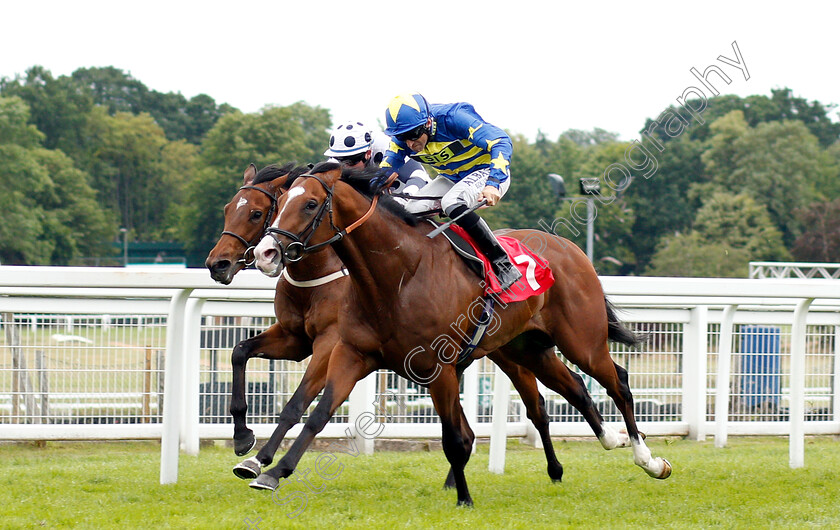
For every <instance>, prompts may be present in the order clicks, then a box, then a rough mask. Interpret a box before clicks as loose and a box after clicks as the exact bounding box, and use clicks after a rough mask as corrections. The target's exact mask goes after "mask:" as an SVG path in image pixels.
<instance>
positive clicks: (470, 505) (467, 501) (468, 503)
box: [458, 498, 473, 508]
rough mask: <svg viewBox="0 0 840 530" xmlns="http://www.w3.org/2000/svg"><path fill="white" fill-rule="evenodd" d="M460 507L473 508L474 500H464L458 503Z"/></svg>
mask: <svg viewBox="0 0 840 530" xmlns="http://www.w3.org/2000/svg"><path fill="white" fill-rule="evenodd" d="M458 506H467V507H470V508H472V506H473V501H472V499H470V498H467V499H464V500H462V501H458Z"/></svg>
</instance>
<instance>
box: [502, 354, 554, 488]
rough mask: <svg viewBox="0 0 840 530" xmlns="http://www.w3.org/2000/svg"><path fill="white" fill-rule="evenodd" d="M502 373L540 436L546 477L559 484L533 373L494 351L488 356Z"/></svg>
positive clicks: (541, 398)
mask: <svg viewBox="0 0 840 530" xmlns="http://www.w3.org/2000/svg"><path fill="white" fill-rule="evenodd" d="M488 357H489V358H490V360H492V361H493V362H494V363H496V365H498V366H499V368H501V369H502V371H503V372H504V373H505V374H507V376H508V378H510V380H511V382H512V383H513V386H514V388H516V391H517V392H519V396H520V397H521V398H522V403H523V404H524V405H525V409H526V410H527V412H528V419H530V420H531V423H533V424H534V428H536V429H537V432H538V433H539V435H540V440H542V444H543V451H544V452H545V460H546V463H547V466H548V476H549V477H550V478H551V480H553V481H554V482H560V481H561V479H562V478H563V465H562V464H561V463H560V462H559V461H558V460H557V454H556V453H555V452H554V444H552V443H551V433H550V431H549V422H550V420H549V417H548V412H546V410H545V400H544V399H543V397H542V396H541V395H540V391H539V388H537V379H536V377H534V374H533V372H531V371H530V370H528V369H527V368H524V367H521V366H518V365H517V364H516V363H513V362H511V361H510V360H508V359H507V358H505V357H504V355H503V354H502V352H501V351H498V350H497V351H495V352H493V353H491V354H490V355H488Z"/></svg>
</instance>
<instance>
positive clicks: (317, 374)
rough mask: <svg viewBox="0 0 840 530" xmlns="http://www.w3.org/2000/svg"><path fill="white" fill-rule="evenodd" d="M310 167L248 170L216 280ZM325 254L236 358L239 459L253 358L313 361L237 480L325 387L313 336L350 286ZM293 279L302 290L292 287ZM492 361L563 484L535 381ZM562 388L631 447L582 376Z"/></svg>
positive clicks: (256, 467) (329, 322) (241, 260)
mask: <svg viewBox="0 0 840 530" xmlns="http://www.w3.org/2000/svg"><path fill="white" fill-rule="evenodd" d="M306 169H308V168H305V167H297V168H295V167H294V164H287V165H284V166H283V167H275V166H268V167H266V168H263V169H262V170H260V171H259V172H257V169H256V167H255V166H254V165H253V164H252V165H250V166H249V167H248V168H247V169H246V170H245V174H244V182H243V185H242V187H241V188H240V189H239V191H237V193H236V195H234V196H233V198H232V199H231V200H230V202H228V204H227V205H226V206H225V224H224V231H223V232H222V237H221V238H220V239H219V241H218V242H217V243H216V245H215V247H214V248H213V250H211V252H210V254H209V256H208V257H207V260H206V266H207V268H208V269H209V270H210V274H211V276H212V277H213V279H214V280H216V281H218V282H220V283H223V284H229V283H230V282H231V280H232V279H233V276H234V275H235V274H236V273H237V272H239V271H240V270H242V269H243V268H244V267H245V266H246V265H247V261H248V258H249V257H250V254H251V252H252V248H253V244H254V243H255V242H256V241H258V240H259V239H261V238H262V236H263V232H264V230H265V228H266V227H267V226H268V225H269V224H270V222H271V221H273V220H274V217H275V216H276V214H277V199H278V197H279V196H280V195H281V194H282V193H283V192H284V191H285V190H286V189H288V187H289V185H290V184H291V182H292V181H293V180H294V179H295V178H296V177H297V176H298V175H299V174H301V173H303V172H304V171H305V170H306ZM320 254H321V255H319V256H316V257H313V258H312V259H310V260H307V262H306V264H291V265H290V266H289V268H288V269H287V270H286V273H285V275H284V280H281V281H278V283H277V288H276V294H275V314H276V315H277V322H276V323H275V324H274V325H272V326H271V327H270V328H268V329H267V330H266V331H264V332H262V333H260V334H259V335H257V336H255V337H253V338H251V339H247V340H244V341H242V342H241V343H240V344H238V345H237V346H236V347H235V348H234V350H233V354H232V355H231V364H232V368H233V385H232V389H231V391H232V397H231V406H230V412H231V415H232V416H233V420H234V443H235V445H234V450H235V452H236V454H237V455H240V456H243V455H245V454H247V453H248V452H249V451H250V450H251V449H252V448H253V446H254V444H255V442H256V439H255V438H254V435H253V431H251V429H249V428H248V427H247V426H246V422H245V418H246V412H247V403H246V400H245V367H246V363H247V362H248V360H249V359H251V358H252V357H255V356H259V357H261V358H265V359H276V360H295V361H300V360H303V359H304V358H306V357H307V356H309V355H310V354H312V355H313V360H312V361H311V362H310V365H309V367H308V368H307V370H306V373H305V375H304V378H303V380H302V382H301V386H300V388H299V389H298V391H297V392H296V393H295V394H294V395H293V396H292V398H291V399H290V400H289V402H288V404H287V405H286V407H285V408H284V409H283V412H282V413H281V416H280V423H279V425H278V427H277V429H276V430H275V432H274V435H273V436H272V441H271V442H270V444H268V447H267V448H264V451H262V452H261V453H260V454H258V455H257V457H256V458H251V459H247V460H246V461H244V462H242V463H241V464H239V465H237V466H236V467H235V468H234V473H235V474H236V475H237V476H239V477H240V478H256V477H257V475H258V474H259V471H260V468H261V466H265V465H268V464H270V463H271V462H272V460H273V457H274V454H275V452H276V450H277V447H279V444H280V442H281V441H282V439H283V437H284V436H285V434H286V432H287V431H288V429H289V428H291V426H293V425H294V424H295V423H297V422H298V421H299V420H300V417H301V416H302V414H303V411H305V410H306V408H307V407H308V406H309V404H310V403H311V402H312V400H313V399H314V396H316V395H317V394H318V393H319V392H320V391H321V390H322V389H323V387H324V383H325V380H326V367H327V363H326V360H325V358H324V357H325V356H326V355H329V352H330V351H331V345H329V344H326V343H324V342H323V340H321V339H319V340H317V346H316V335H324V337H325V338H328V339H333V338H334V337H335V336H336V333H337V332H336V331H335V328H336V326H337V322H338V314H337V313H338V309H339V304H337V303H335V301H336V300H338V299H340V298H342V297H343V296H345V294H346V293H345V291H346V290H347V288H349V282H348V281H345V280H343V277H339V278H336V277H334V276H333V275H335V274H336V272H337V271H340V270H341V264H340V261H339V260H338V258H337V256H335V253H334V252H333V251H332V250H331V249H329V248H326V249H325V251H324V252H323V253H320ZM310 277H311V278H315V279H316V282H317V279H318V278H321V279H322V280H321V281H324V280H323V279H329V278H330V277H333V278H334V281H324V283H322V284H320V285H316V286H307V285H306V284H302V283H301V282H299V281H298V279H299V278H301V279H305V278H310ZM290 278H291V279H292V280H291V281H294V282H295V283H296V284H297V285H295V284H290ZM310 281H311V280H310ZM321 303H322V304H323V305H319V306H318V308H317V310H315V308H314V307H313V304H321ZM490 358H491V360H493V361H494V362H496V363H497V364H498V365H499V366H500V367H501V368H502V369H503V370H504V371H505V373H506V374H507V375H508V377H509V378H510V379H511V381H512V382H513V384H514V387H515V388H516V389H517V391H518V392H519V394H520V396H522V400H523V403H524V404H525V406H526V410H527V412H528V417H529V418H530V419H531V420H532V422H533V424H534V426H535V427H536V429H537V431H538V432H539V435H540V438H541V440H542V442H543V448H544V451H545V455H546V460H547V462H548V474H549V476H550V477H551V478H552V479H553V480H560V479H561V477H562V473H563V468H562V466H561V465H560V463H559V462H558V461H557V457H556V455H555V453H554V447H553V445H552V444H551V438H550V435H549V421H548V415H547V413H546V411H545V406H544V400H543V398H542V396H541V395H540V394H539V390H538V388H537V384H536V379H535V377H534V375H533V374H532V373H531V372H530V371H528V370H527V369H525V368H523V367H521V366H518V365H516V364H515V363H512V362H510V361H509V360H507V359H505V358H504V357H503V356H501V355H499V354H498V353H497V352H493V353H491V354H490ZM558 387H559V388H560V389H561V390H560V392H561V394H562V395H563V396H564V397H565V398H566V399H567V401H569V402H570V403H571V404H573V405H574V406H575V407H577V408H578V409H579V410H581V411H582V412H583V414H584V416H585V417H586V419H587V421H589V423H590V425H592V428H593V431H594V432H595V433H596V434H597V435H598V437H599V439H600V440H601V443H602V445H603V446H604V447H605V448H606V449H613V448H615V447H623V446H626V445H629V439H628V438H627V436H626V435H625V434H623V433H617V432H614V431H613V430H611V429H609V428H608V427H607V426H606V425H602V421H603V420H602V418H601V416H600V414H599V413H598V411H597V409H596V408H595V406H594V404H593V403H592V400H591V399H590V397H589V395H588V393H587V392H586V389H585V387H584V385H583V382H582V381H581V380H580V377H579V376H577V375H576V374H573V373H571V372H569V371H568V370H566V371H565V373H564V374H563V375H562V381H560V382H559V383H558ZM453 480H454V479H453V476H452V474H450V476H449V478H448V480H447V484H449V485H454V482H453Z"/></svg>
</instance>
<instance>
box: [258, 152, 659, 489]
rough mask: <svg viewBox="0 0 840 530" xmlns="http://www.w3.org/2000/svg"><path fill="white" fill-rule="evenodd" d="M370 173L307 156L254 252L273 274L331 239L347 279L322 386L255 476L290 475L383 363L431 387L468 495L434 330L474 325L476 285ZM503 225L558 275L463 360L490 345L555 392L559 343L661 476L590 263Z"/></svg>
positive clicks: (442, 349) (456, 407) (647, 465)
mask: <svg viewBox="0 0 840 530" xmlns="http://www.w3.org/2000/svg"><path fill="white" fill-rule="evenodd" d="M371 176H372V173H368V174H361V175H358V174H353V173H345V174H344V175H342V174H341V170H340V168H339V166H337V165H336V164H329V163H327V164H320V165H319V166H316V167H315V168H314V169H313V170H312V172H311V174H309V175H305V177H306V178H301V179H298V182H296V183H295V184H294V185H293V186H292V187H291V188H290V190H289V192H288V193H287V194H285V195H284V196H283V198H282V199H281V200H280V201H279V204H278V207H279V209H280V213H279V214H278V216H277V219H276V221H275V222H274V223H273V224H272V229H270V230H269V231H270V232H273V233H272V234H270V236H266V237H264V238H263V240H262V242H261V243H260V244H259V245H258V246H257V249H256V251H255V254H256V257H257V265H258V266H259V268H260V269H261V270H262V271H263V272H264V273H266V274H268V275H270V276H272V275H275V276H276V275H277V274H279V273H280V271H281V270H282V269H283V267H284V266H291V265H293V264H294V263H295V262H296V260H299V259H301V258H302V257H304V256H305V257H306V258H307V260H309V259H312V258H313V257H316V256H318V254H320V253H319V252H317V250H319V249H323V248H325V246H326V245H331V246H332V247H333V249H334V250H335V252H336V253H337V254H338V256H339V257H340V258H341V261H342V262H343V263H344V265H345V266H346V267H347V269H348V270H349V271H350V283H351V288H350V292H349V293H348V295H347V296H346V297H345V299H344V306H343V308H342V309H341V312H340V318H339V338H340V340H339V341H338V343H337V344H336V345H335V348H334V349H333V351H332V354H331V355H330V359H329V364H328V368H327V380H326V386H325V388H324V393H323V396H322V398H321V400H320V402H319V403H318V406H317V407H316V408H315V410H314V411H313V413H312V414H311V415H310V417H309V420H308V421H307V422H306V424H305V425H304V428H303V430H302V431H301V433H300V435H299V436H298V438H297V439H296V440H295V442H294V444H293V445H292V447H291V448H290V449H289V451H288V452H287V453H286V455H285V456H284V457H283V458H282V459H281V460H280V461H279V462H278V464H277V465H276V466H275V467H273V468H271V469H269V470H268V471H266V472H264V473H263V474H261V475H260V476H259V477H258V478H257V480H256V481H254V482H255V483H252V486H255V487H265V488H269V489H274V488H276V487H277V485H278V482H279V478H282V477H288V476H289V475H291V474H292V473H293V472H294V469H295V467H296V466H297V464H298V462H299V461H300V458H301V457H302V456H303V453H304V451H305V450H306V448H307V447H308V446H309V444H310V443H311V442H312V440H313V439H314V437H315V436H316V435H317V433H319V432H320V431H321V430H322V429H323V428H324V426H325V425H326V423H327V422H328V421H329V419H330V418H331V417H332V415H333V414H334V412H335V410H336V409H337V408H338V406H339V405H341V403H342V402H343V401H344V400H345V399H346V398H347V396H348V395H349V394H350V391H351V390H352V388H353V386H354V385H355V383H356V382H357V381H358V380H360V379H362V378H363V377H365V376H366V375H368V374H369V373H371V372H372V371H374V370H376V369H378V368H382V367H385V368H389V369H391V370H393V371H395V372H397V373H398V374H400V375H402V376H403V377H408V378H411V379H414V380H420V381H424V382H425V383H426V384H427V385H428V388H429V392H430V394H431V396H432V400H433V403H434V405H435V409H436V410H437V412H438V414H439V415H440V418H441V423H442V431H443V432H442V439H443V448H444V452H445V454H446V457H447V459H448V460H449V463H450V464H451V466H452V473H453V475H454V481H455V486H456V489H457V494H458V504H472V499H471V497H470V494H469V490H468V488H467V483H466V478H465V476H464V467H465V465H466V463H467V461H468V460H469V457H470V450H471V447H472V443H473V439H474V435H473V432H472V430H471V429H470V427H469V425H468V424H467V422H466V419H465V416H464V413H463V410H462V408H461V404H460V401H459V394H458V370H457V367H456V360H457V359H456V357H457V356H455V355H451V351H450V350H449V349H448V348H449V347H450V345H447V344H446V343H445V342H446V341H441V338H442V337H448V332H449V331H450V326H451V325H453V323H460V327H461V331H462V332H463V334H464V335H466V334H467V332H468V331H469V329H468V328H470V327H471V325H470V323H469V321H468V320H466V319H464V318H463V312H464V311H465V310H466V308H467V307H468V306H469V305H470V304H471V302H472V301H474V300H476V299H478V298H480V297H481V296H482V294H483V288H482V287H481V286H480V285H479V283H478V282H477V281H476V279H475V278H474V276H473V275H472V273H471V272H470V271H469V270H468V269H467V267H466V266H465V265H464V263H463V262H462V261H461V259H460V258H458V257H457V256H456V255H455V253H454V252H451V251H450V249H449V248H448V243H447V242H445V241H444V240H442V239H441V238H436V239H429V238H427V237H425V236H426V234H427V233H428V232H429V231H430V229H431V228H430V227H429V226H426V225H425V224H417V223H416V222H415V221H414V220H413V219H412V218H411V217H410V216H408V215H403V213H404V211H403V212H402V213H400V212H399V211H398V210H395V209H389V208H380V207H376V201H375V200H374V201H372V200H371V198H370V197H369V196H366V195H365V194H364V193H363V191H364V190H366V189H367V188H366V187H367V185H368V179H369V178H370V177H371ZM382 202H383V203H385V204H386V205H387V204H388V203H389V201H387V200H383V201H382ZM412 224H413V225H414V226H411V225H412ZM506 235H508V236H512V237H515V238H517V239H520V240H526V239H527V240H528V241H530V242H531V244H532V245H533V243H534V242H536V241H540V242H541V247H542V248H541V256H542V257H543V258H545V259H547V260H548V262H549V266H550V267H551V269H552V272H553V274H554V277H555V278H556V281H555V283H554V285H553V286H552V287H551V288H550V289H548V290H547V291H546V292H544V293H542V294H540V295H537V296H534V297H531V298H529V299H527V300H525V301H523V302H515V303H510V304H507V305H506V306H505V307H500V308H499V311H498V316H499V318H500V325H499V326H498V328H497V329H496V330H495V332H494V333H493V334H490V335H488V336H486V337H485V338H484V340H483V341H482V343H481V344H480V345H479V347H478V348H477V349H476V350H475V351H474V352H473V354H472V358H473V359H477V358H480V357H482V356H485V355H488V354H490V353H491V352H493V351H494V350H499V351H498V355H499V356H500V358H502V359H504V360H506V361H508V362H511V363H515V364H517V365H519V366H522V367H524V368H526V369H527V370H528V371H530V372H531V373H533V374H535V375H536V376H537V377H538V378H539V379H540V380H541V381H542V382H543V383H544V384H545V385H546V386H548V387H549V388H552V389H555V390H558V383H560V382H561V381H563V379H564V374H567V373H569V372H568V370H567V369H566V367H565V366H564V365H563V363H562V362H561V361H560V360H559V358H558V357H557V356H556V354H555V350H554V348H555V346H557V347H559V348H560V350H561V351H562V352H563V354H564V355H565V356H566V358H568V359H569V360H570V361H571V362H573V363H575V364H576V365H577V366H579V367H580V368H581V369H582V370H583V371H584V372H586V373H588V374H589V375H591V376H592V377H594V378H595V379H596V380H597V381H598V382H599V383H600V384H601V385H602V386H603V387H604V388H605V389H606V391H607V393H608V394H609V395H610V397H611V398H612V399H613V400H614V401H615V403H616V405H617V407H618V409H619V410H620V411H621V413H622V414H623V416H624V419H625V424H626V426H627V434H628V436H629V438H630V443H631V445H632V447H633V453H634V460H635V462H636V464H637V465H639V466H641V467H642V468H643V469H644V470H645V471H646V472H647V473H648V475H650V476H652V477H655V478H667V477H668V476H670V473H671V466H670V464H669V463H668V462H667V461H666V460H664V459H662V458H658V457H657V458H654V457H652V455H651V453H650V450H649V449H648V447H647V446H646V444H645V442H644V439H643V437H642V436H640V433H639V431H638V428H637V426H636V421H635V418H634V415H633V398H632V394H631V393H630V389H629V386H628V383H627V381H628V377H627V372H626V371H625V370H624V369H623V368H621V367H619V366H618V365H616V364H615V363H614V362H613V361H612V359H611V357H610V354H609V348H608V347H607V339H608V338H610V339H613V340H618V341H620V342H624V343H629V344H633V343H635V342H636V337H635V336H634V335H633V334H632V333H630V332H629V331H627V330H626V329H625V328H623V327H622V326H621V324H620V323H619V322H618V320H617V319H616V317H615V314H614V312H613V310H612V308H611V306H610V305H609V303H608V302H607V300H606V297H605V296H604V292H603V290H602V288H601V284H600V282H599V281H598V277H597V274H596V273H595V270H594V269H593V267H592V264H591V263H590V262H589V260H588V259H587V258H586V256H585V255H584V254H583V253H582V252H581V251H580V249H578V248H577V247H575V246H574V245H573V244H571V243H570V242H568V241H566V240H562V239H561V238H556V237H553V236H549V235H548V234H545V233H542V232H536V231H533V230H515V231H512V232H508V233H507V234H506ZM455 347H456V348H457V345H455ZM597 432H598V431H597V430H596V433H597Z"/></svg>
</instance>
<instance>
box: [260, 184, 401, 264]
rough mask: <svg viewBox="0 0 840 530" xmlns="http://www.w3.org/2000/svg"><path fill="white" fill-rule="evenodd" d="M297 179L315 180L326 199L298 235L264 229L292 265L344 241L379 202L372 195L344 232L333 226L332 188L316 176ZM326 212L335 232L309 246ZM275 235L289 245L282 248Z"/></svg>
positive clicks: (376, 197)
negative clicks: (368, 205) (286, 239)
mask: <svg viewBox="0 0 840 530" xmlns="http://www.w3.org/2000/svg"><path fill="white" fill-rule="evenodd" d="M299 178H312V179H315V180H317V181H318V182H319V183H320V184H321V186H323V188H324V191H326V192H327V198H326V199H325V200H324V203H323V204H321V208H320V209H319V210H318V213H317V214H316V215H315V217H314V218H313V219H312V221H311V222H310V223H309V224H308V225H306V226H305V227H304V229H303V230H301V232H300V233H298V234H293V233H291V232H289V231H286V230H281V229H279V228H274V227H273V226H270V227H268V228H267V229H266V231H265V232H266V234H268V235H270V236H271V238H272V239H274V242H275V243H277V245H278V246H279V247H280V250H281V255H282V256H283V258H284V259H285V260H287V261H289V262H292V263H294V262H296V261H300V260H301V259H303V257H304V256H305V255H306V254H311V253H312V252H315V251H317V250H320V249H321V248H323V247H325V246H327V245H332V244H333V243H335V242H337V241H341V240H342V239H344V237H345V236H346V235H347V234H349V233H350V232H352V231H353V230H355V229H357V228H358V227H360V226H361V225H362V224H364V222H365V221H367V220H368V219H370V216H371V215H373V212H374V210H375V209H376V204H377V203H378V202H379V194H376V195H374V196H373V200H371V202H370V208H369V209H368V211H367V212H365V214H364V215H362V216H361V217H360V218H359V219H357V220H356V221H355V222H354V223H353V224H351V225H350V226H348V227H347V228H345V229H344V230H340V229H339V228H338V227H336V226H335V223H334V222H333V210H332V199H333V188H332V187H330V186H327V183H326V182H324V181H323V180H321V179H320V178H319V177H318V176H316V175H314V174H311V173H305V174H303V175H300V177H299ZM395 178H397V174H396V173H394V174H393V175H391V177H390V178H389V179H388V181H387V183H386V186H387V185H390V184H391V183H392V182H393V181H394V179H395ZM333 187H334V185H333ZM327 212H329V214H330V226H331V227H332V229H333V232H335V235H333V236H332V237H331V238H329V239H328V240H326V241H324V242H323V243H318V244H316V245H311V246H310V245H309V240H310V239H312V236H313V235H314V234H315V231H316V230H317V229H318V227H319V226H320V225H321V222H322V221H323V217H324V214H325V213H327ZM275 234H279V235H282V236H286V237H288V238H289V239H291V240H292V242H291V243H289V244H288V245H287V246H286V247H284V246H283V243H281V242H280V241H279V240H278V239H277V237H276V235H275Z"/></svg>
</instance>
